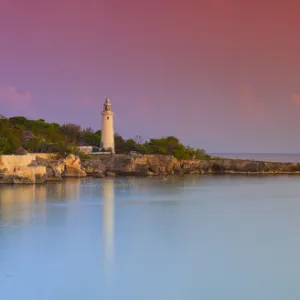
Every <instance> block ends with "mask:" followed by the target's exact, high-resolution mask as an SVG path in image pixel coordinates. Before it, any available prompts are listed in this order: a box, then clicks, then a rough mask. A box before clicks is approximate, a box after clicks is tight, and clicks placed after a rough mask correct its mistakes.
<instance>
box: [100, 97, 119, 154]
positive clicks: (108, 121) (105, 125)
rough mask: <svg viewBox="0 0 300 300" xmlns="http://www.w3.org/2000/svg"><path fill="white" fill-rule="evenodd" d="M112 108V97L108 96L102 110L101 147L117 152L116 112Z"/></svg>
mask: <svg viewBox="0 0 300 300" xmlns="http://www.w3.org/2000/svg"><path fill="white" fill-rule="evenodd" d="M111 108H112V106H111V102H110V99H109V97H106V98H105V102H104V105H103V111H102V131H101V145H100V148H102V149H103V150H107V151H111V152H112V153H115V140H114V113H113V112H112V110H111Z"/></svg>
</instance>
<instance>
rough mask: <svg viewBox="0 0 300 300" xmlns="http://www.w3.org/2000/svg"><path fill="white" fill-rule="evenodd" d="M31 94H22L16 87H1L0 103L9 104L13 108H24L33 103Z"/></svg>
mask: <svg viewBox="0 0 300 300" xmlns="http://www.w3.org/2000/svg"><path fill="white" fill-rule="evenodd" d="M31 99H32V97H31V94H30V93H29V92H20V91H18V90H17V88H16V87H15V86H12V85H1V86H0V103H7V104H9V105H10V106H12V107H24V106H26V105H27V104H29V103H30V102H31Z"/></svg>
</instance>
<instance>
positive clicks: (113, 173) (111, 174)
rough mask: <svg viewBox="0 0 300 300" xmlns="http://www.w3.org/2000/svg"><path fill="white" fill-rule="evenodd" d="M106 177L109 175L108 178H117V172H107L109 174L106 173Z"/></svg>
mask: <svg viewBox="0 0 300 300" xmlns="http://www.w3.org/2000/svg"><path fill="white" fill-rule="evenodd" d="M106 175H107V176H116V173H115V172H112V171H107V172H106Z"/></svg>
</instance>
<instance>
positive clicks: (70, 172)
mask: <svg viewBox="0 0 300 300" xmlns="http://www.w3.org/2000/svg"><path fill="white" fill-rule="evenodd" d="M63 176H64V177H85V176H86V172H85V171H83V170H82V169H81V168H80V167H78V166H76V165H75V166H74V165H66V166H65V171H64V173H63Z"/></svg>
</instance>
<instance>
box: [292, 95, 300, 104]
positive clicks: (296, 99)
mask: <svg viewBox="0 0 300 300" xmlns="http://www.w3.org/2000/svg"><path fill="white" fill-rule="evenodd" d="M292 100H293V102H295V103H299V104H300V96H299V95H298V94H293V95H292Z"/></svg>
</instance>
